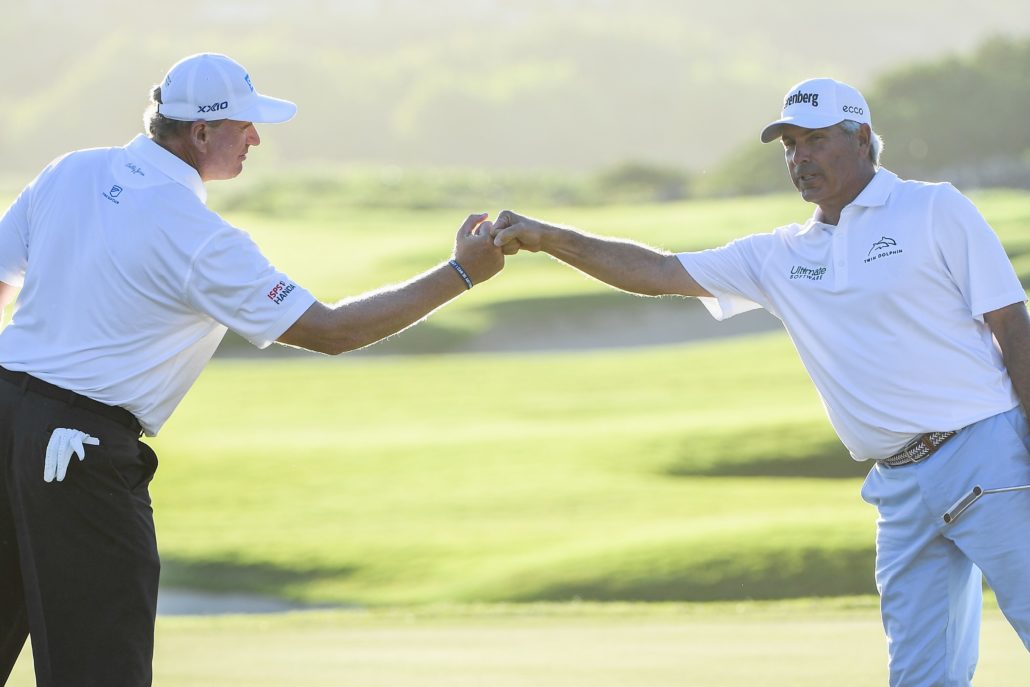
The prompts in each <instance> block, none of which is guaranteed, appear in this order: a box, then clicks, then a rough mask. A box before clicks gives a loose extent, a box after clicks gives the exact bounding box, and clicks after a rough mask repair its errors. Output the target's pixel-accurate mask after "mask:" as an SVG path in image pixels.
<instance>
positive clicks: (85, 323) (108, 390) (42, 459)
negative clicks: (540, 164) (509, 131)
mask: <svg viewBox="0 0 1030 687" xmlns="http://www.w3.org/2000/svg"><path fill="white" fill-rule="evenodd" d="M152 98H153V103H152V107H151V108H150V110H149V111H148V113H147V114H146V115H145V124H146V129H147V133H148V134H149V135H148V136H142V135H141V136H137V137H136V138H135V139H134V140H132V141H131V142H130V143H129V144H128V145H126V146H124V147H122V148H106V149H93V150H82V151H78V152H73V153H70V154H68V155H65V156H63V157H61V158H59V159H57V160H55V161H54V162H53V163H51V164H50V165H49V166H47V167H46V169H44V170H43V171H42V172H41V173H40V174H39V176H38V177H36V179H35V180H34V181H32V182H31V183H30V184H29V185H28V186H27V187H26V188H25V190H24V191H23V192H22V193H21V195H19V196H18V198H17V199H16V200H15V201H14V203H13V204H12V205H11V206H10V208H9V209H8V210H7V212H6V214H4V215H3V218H2V219H0V300H2V302H3V303H4V304H6V303H9V302H10V301H11V300H12V298H13V297H14V295H15V293H16V289H18V288H19V287H20V289H21V291H20V293H19V294H18V309H17V311H16V313H15V315H14V317H13V319H12V321H11V322H10V324H9V325H8V326H7V327H6V328H5V329H4V330H3V331H2V333H0V683H3V682H5V681H6V678H7V676H8V674H9V673H10V671H11V669H12V667H13V665H14V662H15V660H16V659H17V657H18V655H19V653H20V651H21V649H22V646H23V645H24V642H25V638H26V636H31V640H32V652H33V659H34V661H35V669H36V681H37V682H36V684H37V685H40V687H58V686H60V687H64V686H66V685H75V686H76V687H87V686H93V687H130V686H131V687H141V686H143V685H149V684H151V659H152V655H153V637H154V634H153V633H154V616H155V611H156V603H157V584H158V568H159V562H158V554H157V546H156V541H155V536H154V523H153V517H152V514H151V508H150V497H149V494H148V485H149V483H150V480H151V478H152V477H153V474H154V471H155V469H156V468H157V458H156V456H155V455H154V452H153V451H152V450H151V449H150V448H149V447H148V446H147V445H146V444H144V443H143V442H142V441H140V437H141V435H143V434H146V435H148V436H153V435H155V434H157V432H158V431H159V430H160V428H161V426H162V425H163V424H164V422H165V421H166V420H167V419H168V417H169V415H171V413H172V411H173V410H174V409H175V407H176V405H177V404H178V403H179V401H180V400H181V399H182V397H183V395H185V393H186V392H187V390H188V389H189V388H190V386H191V385H192V384H193V382H194V380H195V379H196V378H197V375H198V374H200V371H201V369H202V368H203V367H204V365H205V364H206V363H207V362H208V360H209V359H210V357H211V355H212V353H213V352H214V350H215V348H216V347H217V346H218V343H219V341H220V340H221V339H222V336H223V334H225V332H226V330H227V329H233V330H234V331H236V332H238V333H239V334H241V335H242V336H243V337H245V338H246V339H248V340H249V341H250V342H251V343H253V344H254V345H255V346H257V347H259V348H264V347H266V346H269V345H270V344H271V343H273V342H276V341H278V342H281V343H286V344H290V345H294V346H301V347H304V348H308V349H312V350H316V351H321V352H325V353H340V352H343V351H347V350H352V349H355V348H360V347H362V346H365V345H368V344H370V343H373V342H375V341H377V340H379V339H382V338H384V337H386V336H389V335H391V334H393V333H395V332H397V331H400V330H401V329H404V328H405V327H407V326H409V325H411V324H413V323H415V322H417V321H419V320H421V319H422V318H423V317H425V316H426V315H427V314H429V313H430V312H431V311H433V310H434V309H436V308H438V307H439V306H441V305H443V304H444V303H446V302H447V301H449V300H451V299H453V298H455V297H456V296H458V295H459V294H461V293H463V292H465V291H466V290H468V289H470V288H472V286H473V285H474V284H476V283H479V282H481V281H485V280H486V279H489V278H490V277H491V276H493V275H494V274H495V273H497V272H498V271H499V270H500V269H501V268H502V266H503V263H504V256H503V255H502V253H501V250H500V249H499V248H497V247H495V246H494V245H493V243H492V242H491V240H490V238H489V227H490V223H489V222H488V221H486V215H482V214H480V215H472V216H470V217H469V218H468V219H467V220H465V222H464V224H462V226H461V228H460V229H459V230H458V232H457V237H456V239H455V241H454V248H453V252H452V253H451V255H450V260H443V261H441V262H440V264H438V265H437V266H435V267H432V268H431V269H429V270H428V271H426V272H424V273H422V274H420V275H417V276H415V277H413V278H412V279H410V280H409V281H407V282H405V283H403V284H400V285H397V286H393V287H390V288H385V289H383V290H380V291H378V292H375V293H374V294H366V295H364V296H359V297H355V298H352V299H348V300H346V301H344V302H341V303H338V304H336V305H327V304H323V303H320V302H318V301H316V300H315V298H314V297H313V296H312V295H311V294H310V293H308V291H306V290H305V289H304V288H302V287H301V286H299V285H298V284H297V283H296V282H294V281H293V280H292V279H291V278H290V277H288V276H287V275H285V274H283V273H282V272H279V271H278V270H276V269H275V268H274V267H272V265H270V264H269V263H268V260H266V259H265V258H264V257H263V256H262V254H261V251H260V250H259V249H258V247H257V246H256V245H255V244H254V242H253V241H251V239H250V238H249V237H248V236H247V234H245V233H244V232H242V231H240V230H239V229H237V228H235V227H233V226H231V225H230V224H228V223H227V222H225V221H224V220H223V219H222V218H220V217H219V216H218V215H217V214H215V213H214V212H212V211H211V210H209V209H208V208H207V207H206V205H205V199H206V194H205V188H204V183H205V182H207V181H212V180H216V179H231V178H233V177H235V176H237V175H238V174H239V173H240V172H241V170H242V169H243V164H244V161H245V160H246V158H247V154H248V152H249V150H250V148H251V147H252V146H256V145H258V144H259V143H260V142H261V138H260V136H259V135H258V131H257V129H256V127H255V123H262V122H284V121H286V120H288V119H290V118H291V117H292V116H293V114H294V113H295V111H296V106H295V105H294V104H293V103H290V102H287V101H285V100H279V99H277V98H271V97H268V96H265V95H261V94H260V93H259V92H258V91H257V90H255V88H254V84H253V83H252V81H251V78H250V77H249V76H248V74H247V72H246V71H245V70H244V69H243V67H242V66H240V65H239V64H237V63H236V62H234V61H233V60H231V59H229V58H228V57H225V56H224V55H216V54H200V55H193V56H191V57H188V58H186V59H184V60H182V61H181V62H179V63H178V64H176V65H175V66H173V67H172V69H171V70H170V71H169V72H168V75H167V77H166V78H165V79H164V81H163V82H162V83H161V85H160V86H157V87H155V88H154V90H153V93H152ZM73 455H74V456H75V458H76V460H74V461H73V460H72V456H73Z"/></svg>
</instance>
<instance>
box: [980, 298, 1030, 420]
mask: <svg viewBox="0 0 1030 687" xmlns="http://www.w3.org/2000/svg"><path fill="white" fill-rule="evenodd" d="M984 322H986V323H987V326H988V327H990V328H991V333H993V334H994V338H995V339H997V341H998V345H999V346H1000V347H1001V353H1002V356H1003V358H1004V360H1005V369H1006V370H1008V373H1009V379H1011V380H1012V385H1013V387H1014V388H1015V390H1016V395H1017V396H1018V397H1019V400H1020V402H1021V403H1022V404H1023V412H1025V413H1027V416H1028V417H1030V315H1028V314H1027V310H1026V305H1025V304H1024V303H1013V304H1012V305H1007V306H1005V307H1004V308H999V309H997V310H992V311H991V312H988V313H984Z"/></svg>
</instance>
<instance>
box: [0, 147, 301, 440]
mask: <svg viewBox="0 0 1030 687" xmlns="http://www.w3.org/2000/svg"><path fill="white" fill-rule="evenodd" d="M205 201H206V192H205V190H204V184H203V182H202V181H201V179H200V176H199V175H198V174H197V171H196V170H195V169H194V168H193V167H191V166H189V165H188V164H186V163H185V162H183V161H182V160H181V159H179V158H178V157H176V156H175V155H173V154H172V153H170V152H168V151H167V150H165V149H164V148H162V147H161V146H159V145H157V144H156V143H154V142H153V141H152V140H150V139H149V138H147V137H145V136H137V137H136V138H135V139H134V140H133V141H132V142H130V143H129V144H128V145H127V146H125V147H123V148H97V149H92V150H81V151H77V152H74V153H70V154H68V155H65V156H64V157H62V158H59V159H57V160H56V161H54V162H53V163H51V164H50V165H49V166H48V167H47V168H46V169H44V170H43V172H41V173H40V175H39V176H38V177H37V178H36V179H35V180H34V181H33V182H32V183H30V184H29V185H28V186H27V187H26V188H25V190H24V191H23V192H22V193H21V195H19V196H18V198H17V199H16V200H15V201H14V203H13V204H12V205H11V207H10V208H9V209H8V211H7V213H6V214H5V215H4V216H3V218H2V219H0V281H4V282H7V283H9V284H12V285H14V286H21V287H22V291H21V294H20V295H19V299H18V308H17V310H16V311H15V314H14V317H13V318H12V321H11V322H10V324H8V326H7V327H6V328H5V329H4V330H3V332H2V333H0V366H3V367H6V368H7V369H10V370H19V371H24V372H28V373H29V374H32V375H34V376H36V377H39V378H40V379H43V380H45V381H48V382H50V383H51V384H56V385H57V386H60V387H63V388H65V389H69V390H71V391H75V392H78V393H80V394H82V395H84V396H88V397H90V398H93V399H95V400H97V401H101V402H102V403H107V404H109V405H116V406H121V407H123V408H126V409H127V410H129V411H130V412H132V413H133V414H134V415H135V416H136V417H137V419H139V421H140V424H141V425H142V426H143V429H144V431H145V432H146V433H147V434H149V435H154V434H157V432H158V430H159V429H160V428H161V425H163V424H164V422H165V421H166V420H167V419H168V417H169V416H170V415H171V413H172V411H173V410H174V409H175V407H176V406H177V405H178V403H179V401H181V400H182V397H183V396H184V395H185V394H186V391H187V390H188V389H189V388H190V386H192V384H193V382H194V381H195V380H196V378H197V376H198V375H199V374H200V371H201V370H202V369H203V367H204V365H206V364H207V362H208V360H210V358H211V355H212V354H213V353H214V351H215V348H216V347H217V346H218V343H219V342H220V341H221V339H222V336H223V335H224V334H225V332H226V328H227V327H228V328H231V329H233V330H234V331H236V332H238V333H239V334H240V335H242V336H243V337H244V338H246V339H248V340H249V341H250V342H251V343H253V344H254V345H255V346H258V347H259V348H264V347H266V346H268V345H269V344H271V343H272V342H273V341H275V340H276V339H277V338H278V337H279V336H280V335H282V333H283V332H285V331H286V330H287V329H288V328H289V327H290V326H291V325H292V324H293V323H294V322H296V321H297V319H298V318H299V317H300V316H301V315H302V314H303V313H304V311H305V310H307V308H308V307H309V306H311V304H312V303H314V300H315V299H314V297H313V296H312V295H311V294H310V293H308V292H307V291H306V290H305V289H303V288H301V287H300V286H298V285H297V284H295V283H294V282H293V281H291V280H290V279H289V277H287V276H286V275H285V274H283V273H281V272H279V271H277V270H276V269H275V268H274V267H272V265H270V264H269V262H268V260H267V259H265V257H264V256H263V255H262V254H261V252H260V250H259V249H258V247H257V246H256V245H255V244H254V242H253V241H252V240H251V238H250V237H249V236H248V235H247V234H246V233H244V232H243V231H240V230H239V229H237V228H235V227H233V226H231V225H230V224H228V223H227V222H225V220H223V219H222V218H221V217H219V216H218V215H217V214H215V213H214V212H212V211H211V210H209V209H208V208H207V207H206V206H205Z"/></svg>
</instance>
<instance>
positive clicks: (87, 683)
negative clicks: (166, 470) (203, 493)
mask: <svg viewBox="0 0 1030 687" xmlns="http://www.w3.org/2000/svg"><path fill="white" fill-rule="evenodd" d="M58 427H68V428H71V429H78V430H81V431H83V432H86V433H87V434H90V435H92V436H94V437H97V438H98V439H100V445H99V446H89V445H87V446H86V447H85V448H86V459H85V460H84V461H82V462H80V461H79V460H78V458H77V457H75V456H72V459H71V464H70V465H69V467H68V474H67V476H66V477H65V478H64V481H62V482H57V481H54V482H50V483H46V482H44V481H43V462H44V456H45V455H46V447H47V442H48V441H49V439H50V435H51V433H52V432H53V430H54V429H55V428H58ZM156 469H157V457H156V456H155V455H154V452H153V451H152V450H151V449H150V447H148V446H147V445H146V444H144V443H143V442H141V441H140V440H139V432H138V430H137V431H133V430H132V429H130V428H128V427H126V426H124V425H123V424H119V423H118V422H115V421H114V420H112V419H110V418H108V417H105V416H102V415H100V414H97V413H96V412H93V411H92V410H88V409H84V408H81V407H77V406H75V405H74V404H69V403H67V402H65V401H62V400H56V399H54V398H50V397H48V396H45V395H41V394H40V393H37V392H34V391H32V390H25V389H23V388H21V387H19V386H18V385H16V384H14V383H12V382H10V381H8V380H6V379H0V683H6V682H7V678H8V676H9V675H10V672H11V670H12V669H13V667H14V663H15V661H16V660H17V658H18V654H19V653H20V652H21V650H22V647H23V646H24V644H25V638H26V636H29V637H31V640H32V653H33V658H34V662H35V671H36V684H37V686H38V687H94V686H96V687H142V686H146V685H150V684H151V676H152V669H151V664H152V661H153V651H154V618H155V615H156V612H157V582H158V574H159V570H160V563H159V560H158V555H157V540H156V536H155V533H154V519H153V512H152V511H151V508H150V494H149V493H148V490H147V487H148V485H149V483H150V480H151V478H152V477H153V475H154V471H155V470H156Z"/></svg>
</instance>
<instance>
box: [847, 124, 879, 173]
mask: <svg viewBox="0 0 1030 687" xmlns="http://www.w3.org/2000/svg"><path fill="white" fill-rule="evenodd" d="M837 126H839V127H840V128H841V130H842V131H843V132H844V133H846V134H847V135H848V136H851V137H852V138H854V137H855V136H856V135H857V134H858V130H859V129H861V128H862V125H861V124H860V123H859V122H856V121H855V120H853V119H845V120H844V121H843V122H841V123H840V124H838V125H837ZM882 152H883V138H881V137H880V134H878V133H876V132H875V131H873V128H872V127H871V126H870V127H869V160H870V161H871V162H872V163H873V166H875V167H879V166H880V153H882Z"/></svg>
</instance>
